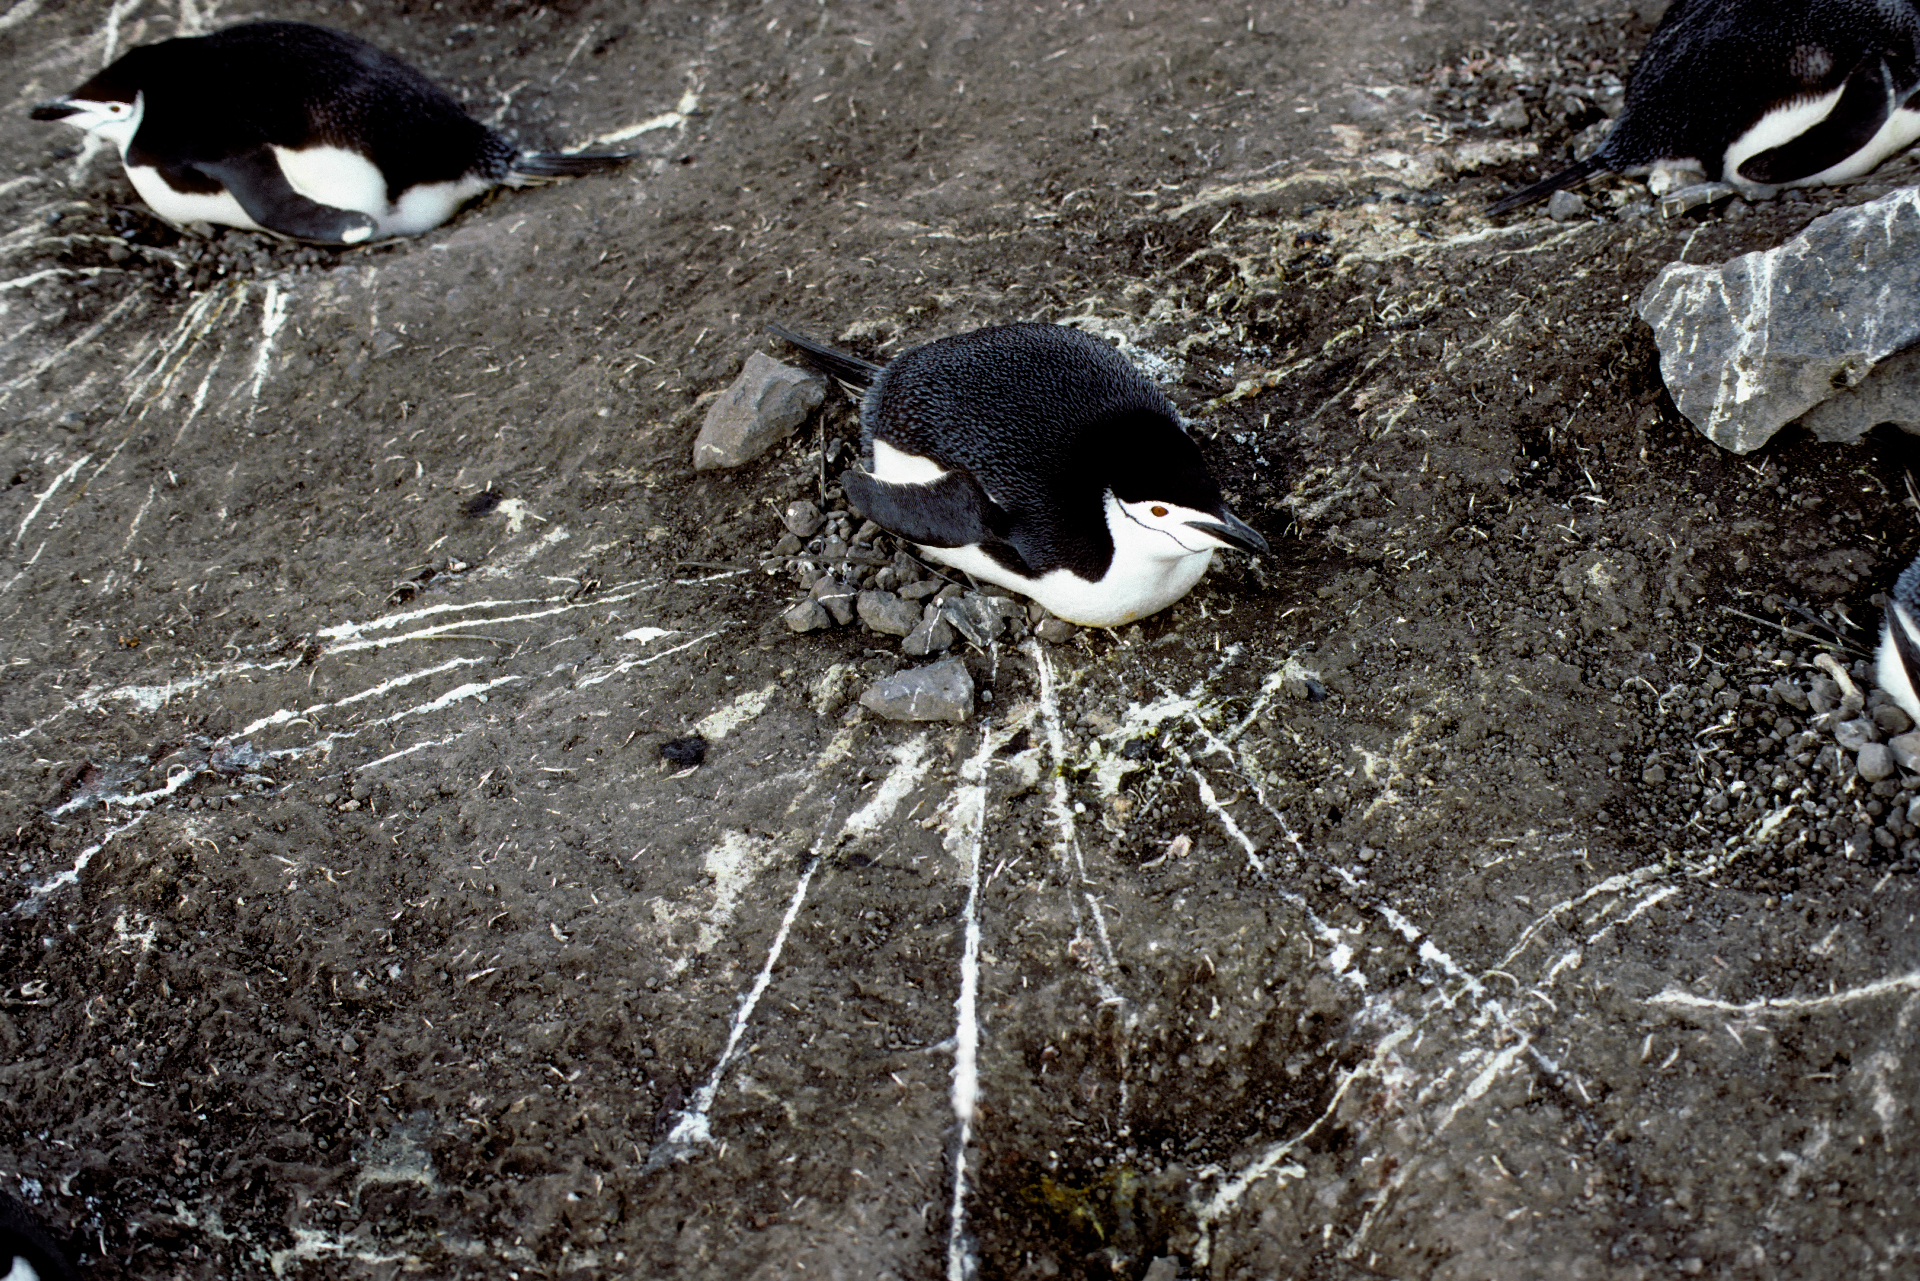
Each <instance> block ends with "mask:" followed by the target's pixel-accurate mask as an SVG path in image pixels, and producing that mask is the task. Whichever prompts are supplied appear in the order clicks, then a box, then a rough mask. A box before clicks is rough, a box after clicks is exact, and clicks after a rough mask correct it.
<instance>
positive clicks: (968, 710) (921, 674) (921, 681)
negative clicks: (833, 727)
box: [860, 658, 973, 722]
mask: <svg viewBox="0 0 1920 1281" xmlns="http://www.w3.org/2000/svg"><path fill="white" fill-rule="evenodd" d="M860 705H861V706H863V707H865V708H867V709H868V710H870V711H872V712H874V713H876V714H878V715H880V716H884V717H886V718H887V719H888V720H890V721H955V722H961V721H965V720H966V719H967V717H968V716H969V715H971V714H972V712H973V677H972V676H970V675H968V674H967V665H966V664H965V663H963V662H961V661H960V660H959V659H957V658H948V659H943V660H942V661H940V662H938V663H933V664H931V665H929V666H927V667H915V668H912V669H910V670H908V671H904V672H896V673H894V674H893V675H892V676H883V677H881V678H880V679H879V680H877V681H875V682H874V683H873V684H871V685H869V686H868V687H867V688H866V690H865V692H863V693H862V694H861V695H860Z"/></svg>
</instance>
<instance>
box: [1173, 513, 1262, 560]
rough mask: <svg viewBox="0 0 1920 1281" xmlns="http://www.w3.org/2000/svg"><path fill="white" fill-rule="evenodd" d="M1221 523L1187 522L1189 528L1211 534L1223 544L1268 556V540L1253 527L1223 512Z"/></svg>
mask: <svg viewBox="0 0 1920 1281" xmlns="http://www.w3.org/2000/svg"><path fill="white" fill-rule="evenodd" d="M1220 522H1221V523H1220V524H1217V525H1216V524H1214V523H1213V522H1212V521H1210V520H1190V521H1188V522H1187V528H1189V529H1197V530H1199V531H1200V532H1201V533H1203V534H1211V535H1212V536H1213V537H1215V538H1217V539H1219V540H1220V541H1221V542H1223V543H1226V544H1228V545H1229V546H1233V547H1238V548H1239V549H1240V550H1241V551H1247V552H1257V553H1259V554H1260V555H1265V554H1266V552H1267V540H1266V539H1264V538H1262V537H1260V534H1259V532H1258V531H1257V530H1255V529H1254V527H1253V526H1251V525H1249V524H1247V522H1245V521H1244V520H1241V519H1240V518H1239V517H1238V516H1236V515H1234V514H1233V513H1232V512H1221V513H1220Z"/></svg>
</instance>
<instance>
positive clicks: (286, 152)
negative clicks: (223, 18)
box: [33, 22, 634, 245]
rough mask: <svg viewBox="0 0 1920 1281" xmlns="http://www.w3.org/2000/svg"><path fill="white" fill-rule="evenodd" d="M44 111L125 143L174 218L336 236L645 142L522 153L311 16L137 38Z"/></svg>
mask: <svg viewBox="0 0 1920 1281" xmlns="http://www.w3.org/2000/svg"><path fill="white" fill-rule="evenodd" d="M33 118H34V119H35V120H61V121H65V122H66V123H67V124H70V125H74V126H76V127H78V128H81V129H85V130H87V131H89V132H91V133H94V134H98V135H99V136H100V137H102V138H105V139H106V140H107V141H109V142H111V143H113V144H115V145H116V146H118V147H119V148H120V158H121V160H122V161H123V162H124V163H125V165H126V167H127V177H128V178H129V179H131V180H132V182H133V187H134V190H135V191H138V192H139V193H140V198H141V199H142V200H145V201H146V202H147V203H148V204H149V205H151V206H152V207H153V210H154V212H155V213H157V214H159V215H160V216H161V217H162V218H165V219H167V220H168V221H170V222H174V223H187V222H215V223H224V224H226V225H227V226H230V227H244V228H246V229H247V230H249V231H272V232H277V233H279V234H280V235H283V236H291V237H293V238H294V239H296V240H310V241H317V242H319V243H321V244H330V245H351V244H357V243H359V242H361V241H363V240H367V239H369V238H371V237H374V236H411V235H417V234H418V233H420V232H423V231H426V230H428V229H429V228H432V227H437V226H439V225H440V224H441V223H443V222H445V221H446V220H447V219H448V218H450V217H452V216H453V212H454V210H456V209H458V208H459V207H460V206H461V205H462V204H464V203H466V202H467V201H468V200H471V199H473V197H475V196H477V195H479V194H480V193H481V192H483V191H486V190H488V189H489V188H491V187H495V186H498V185H500V184H501V183H508V184H511V185H514V186H525V185H527V184H529V183H534V182H543V181H547V180H550V179H554V178H570V177H574V176H576V175H578V174H588V173H598V172H600V171H602V170H605V169H611V168H614V167H615V166H617V165H620V164H622V163H624V162H625V161H627V160H630V159H632V157H633V154H634V153H630V152H622V153H599V154H593V153H583V154H560V153H554V152H532V153H527V152H521V151H519V150H518V149H516V148H515V147H514V145H513V144H512V143H510V142H508V141H507V140H506V139H505V138H502V137H501V136H500V135H499V134H497V133H495V132H494V131H493V130H491V129H489V128H487V127H486V126H485V125H483V124H481V123H480V122H479V121H477V120H475V119H474V118H473V117H471V116H469V115H468V114H467V113H466V112H465V111H463V110H461V108H460V105H459V104H458V103H456V102H455V101H454V100H453V99H452V98H450V97H448V96H447V94H446V92H445V91H444V90H442V89H441V88H440V87H439V86H438V85H436V84H434V83H433V82H432V81H431V80H429V79H427V78H426V77H425V76H424V75H422V74H420V72H418V71H416V70H414V69H413V68H412V67H410V66H408V65H407V64H406V63H404V62H401V61H400V60H399V59H398V58H395V57H393V56H392V55H391V54H387V53H384V52H382V51H381V50H379V49H376V48H374V47H373V46H372V45H370V44H368V43H367V42H366V41H364V40H360V39H358V38H356V37H354V36H350V35H347V34H345V33H344V32H340V31H333V30H330V29H328V28H326V27H316V26H313V25H311V24H309V23H305V22H248V23H243V24H241V25H239V26H235V27H228V28H226V29H225V30H223V31H216V32H214V33H213V34H212V35H206V36H188V37H183V38H181V39H178V40H162V41H161V42H159V43H158V44H150V45H142V46H140V47H139V48H136V49H130V50H128V51H127V52H126V54H124V55H123V56H122V57H121V58H119V59H118V60H117V61H116V62H114V64H113V65H112V66H110V67H108V68H107V69H106V70H104V71H102V72H100V73H99V74H98V75H96V76H94V77H93V79H91V80H89V81H87V82H86V83H85V84H83V85H81V86H80V87H79V88H78V89H75V90H74V91H73V92H72V93H69V94H67V95H65V96H64V97H60V98H55V99H53V100H52V101H51V102H43V103H41V104H40V105H39V106H37V107H35V108H34V109H33Z"/></svg>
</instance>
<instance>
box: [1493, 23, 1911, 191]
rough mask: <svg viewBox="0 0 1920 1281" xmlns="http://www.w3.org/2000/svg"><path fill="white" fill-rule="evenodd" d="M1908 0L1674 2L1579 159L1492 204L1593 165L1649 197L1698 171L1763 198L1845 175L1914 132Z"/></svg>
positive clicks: (1699, 176) (1572, 178) (1560, 182)
mask: <svg viewBox="0 0 1920 1281" xmlns="http://www.w3.org/2000/svg"><path fill="white" fill-rule="evenodd" d="M1917 88H1920V5H1916V3H1915V0H1674V3H1673V5H1672V6H1671V7H1670V8H1668V10H1667V11H1666V14H1665V15H1664V16H1663V17H1662V18H1661V19H1660V25H1659V27H1657V28H1656V29H1655V30H1654V33H1653V36H1652V38H1651V39H1649V40H1648V41H1647V47H1646V50H1645V52H1643V53H1642V54H1641V55H1640V61H1639V62H1638V63H1636V64H1635V66H1634V68H1633V74H1632V76H1631V77H1630V78H1629V79H1628V82H1627V93H1626V100H1625V102H1624V104H1623V105H1622V107H1621V111H1620V117H1619V119H1618V120H1617V121H1615V123H1614V126H1613V129H1612V131H1611V132H1610V133H1608V134H1607V137H1606V140H1605V141H1604V142H1602V143H1601V144H1600V146H1599V148H1598V149H1596V150H1595V151H1594V153H1593V154H1592V155H1591V156H1588V157H1587V158H1586V159H1585V160H1582V161H1580V162H1578V163H1577V164H1574V165H1571V166H1569V167H1568V168H1566V169H1562V170H1561V171H1560V172H1559V173H1556V174H1554V175H1553V176H1552V177H1550V178H1547V179H1545V180H1544V181H1541V182H1537V183H1534V184H1533V185H1532V186H1531V187H1527V188H1525V189H1523V190H1521V191H1516V192H1514V193H1513V194H1512V195H1510V196H1507V197H1506V198H1504V199H1502V200H1499V201H1496V202H1495V203H1494V204H1493V205H1492V206H1490V207H1489V208H1488V210H1487V212H1488V213H1490V214H1498V213H1504V212H1506V211H1507V210H1509V209H1517V208H1519V207H1520V206H1522V205H1526V204H1531V203H1532V202H1534V201H1536V200H1543V199H1545V198H1546V197H1547V196H1550V195H1552V194H1553V193H1554V192H1556V191H1559V190H1560V189H1561V188H1563V187H1571V186H1574V185H1576V184H1578V183H1581V182H1584V181H1586V180H1587V179H1588V178H1590V177H1592V176H1593V175H1594V174H1598V173H1619V174H1630V175H1639V174H1646V173H1651V174H1652V179H1651V180H1650V183H1649V185H1650V186H1652V187H1653V188H1654V192H1655V194H1656V195H1658V194H1661V193H1662V192H1663V191H1665V190H1666V189H1667V188H1669V187H1674V186H1679V185H1681V184H1682V183H1683V182H1690V181H1691V182H1698V181H1701V180H1711V181H1717V182H1723V183H1727V184H1730V185H1731V186H1733V187H1735V188H1737V189H1738V190H1739V191H1740V192H1741V193H1742V194H1744V195H1746V196H1748V197H1751V198H1755V199H1766V198H1768V197H1770V196H1772V195H1774V194H1775V193H1776V192H1777V191H1779V190H1780V189H1781V188H1782V187H1811V186H1822V185H1828V184H1835V183H1845V182H1852V181H1853V180H1855V179H1857V178H1860V177H1862V176H1863V175H1865V174H1867V173H1869V172H1870V171H1872V170H1873V169H1874V167H1875V166H1877V165H1878V164H1879V163H1880V162H1881V161H1883V160H1885V159H1886V158H1887V157H1888V156H1891V155H1893V154H1895V153H1896V152H1899V151H1902V150H1904V149H1905V148H1906V147H1907V146H1908V145H1909V144H1910V143H1912V142H1913V141H1914V139H1915V138H1920V110H1916V109H1915V108H1916V104H1915V101H1914V94H1915V90H1916V89H1917Z"/></svg>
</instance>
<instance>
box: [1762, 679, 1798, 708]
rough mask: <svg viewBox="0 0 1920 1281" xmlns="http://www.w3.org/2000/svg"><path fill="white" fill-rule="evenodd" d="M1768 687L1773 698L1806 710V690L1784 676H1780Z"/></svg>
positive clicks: (1789, 705)
mask: <svg viewBox="0 0 1920 1281" xmlns="http://www.w3.org/2000/svg"><path fill="white" fill-rule="evenodd" d="M1768 688H1769V689H1771V690H1772V691H1773V695H1774V697H1775V698H1778V699H1779V700H1780V701H1781V702H1783V703H1785V704H1786V705H1787V706H1788V707H1797V708H1799V709H1800V710H1801V711H1803V712H1804V711H1806V710H1807V691H1805V690H1804V689H1801V688H1800V687H1799V686H1798V685H1795V684H1794V683H1793V682H1792V681H1790V680H1788V679H1787V678H1786V677H1784V676H1782V677H1781V678H1780V679H1779V680H1777V681H1775V682H1774V683H1773V684H1772V685H1770V686H1768Z"/></svg>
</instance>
